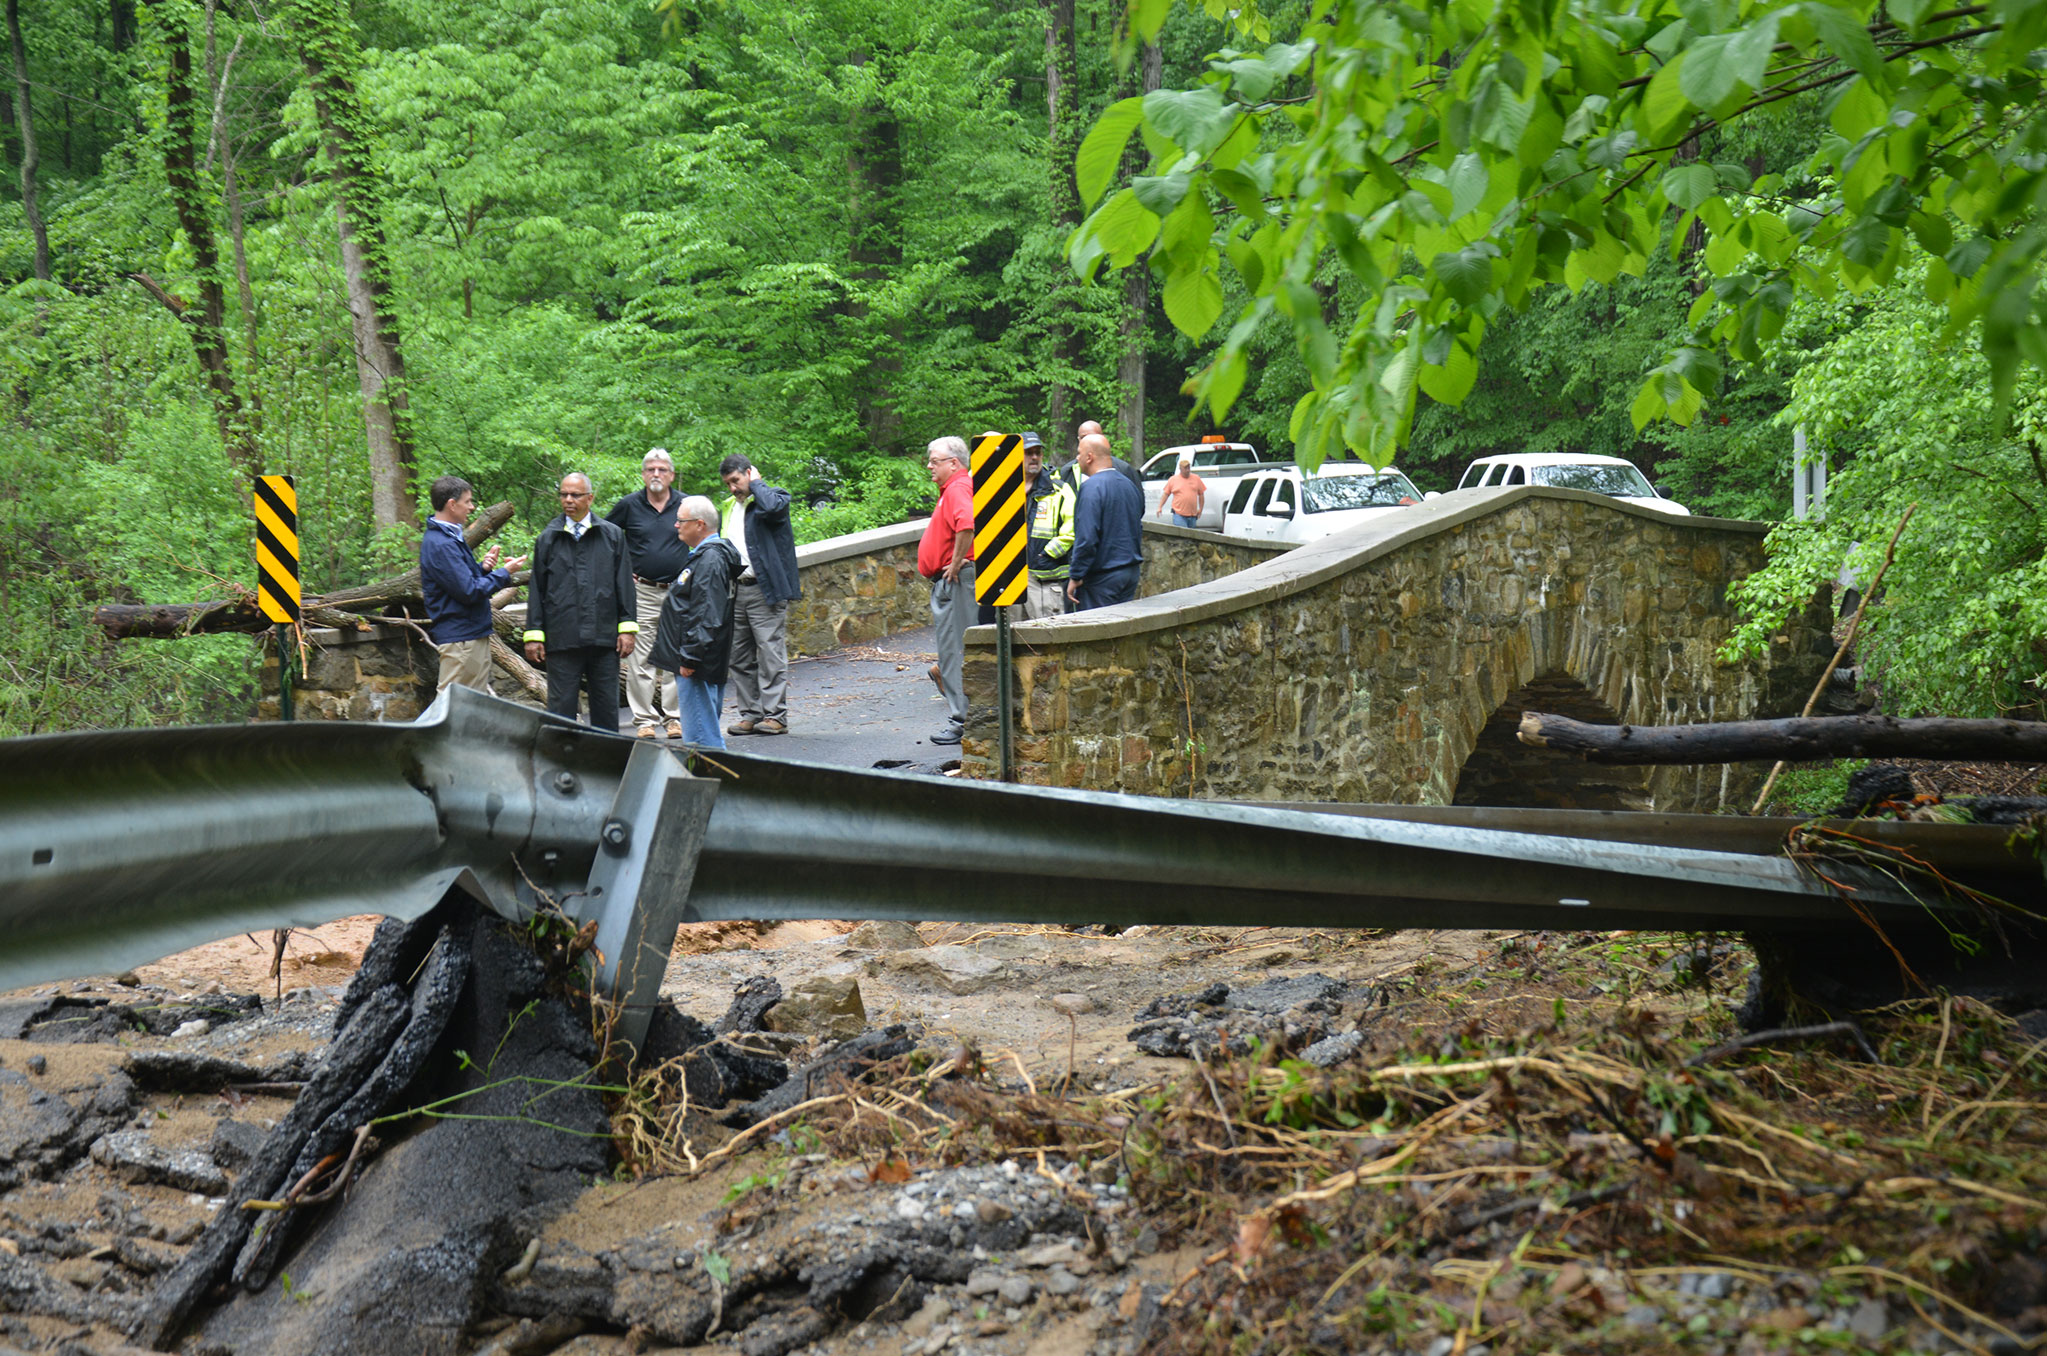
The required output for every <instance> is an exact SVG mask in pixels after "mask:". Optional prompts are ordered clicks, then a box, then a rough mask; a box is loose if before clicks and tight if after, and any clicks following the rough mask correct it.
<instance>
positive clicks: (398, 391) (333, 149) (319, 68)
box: [279, 0, 419, 527]
mask: <svg viewBox="0 0 2047 1356" xmlns="http://www.w3.org/2000/svg"><path fill="white" fill-rule="evenodd" d="M279 8H280V9H281V10H282V11H283V13H284V17H285V19H286V21H287V22H288V23H289V24H290V25H291V29H292V33H293V36H294V37H295V38H296V39H297V42H298V54H299V64H300V65H301V66H303V67H304V68H305V72H306V88H307V91H308V92H309V93H310V94H311V95H312V96H313V113H314V116H315V117H317V118H318V119H319V121H320V142H321V146H322V147H323V149H324V150H325V151H326V154H327V164H328V180H329V182H330V183H332V184H333V186H334V215H335V218H336V221H337V223H338V225H339V230H340V236H341V273H342V277H343V279H344V281H345V282H346V283H347V286H348V314H349V321H350V324H351V325H352V326H353V328H354V332H355V373H356V380H357V381H358V383H359V384H360V385H361V387H362V404H363V428H364V431H365V433H366V434H367V435H368V439H369V453H370V511H371V515H372V518H373V519H374V521H375V522H376V525H377V526H378V527H392V526H395V525H397V524H400V523H403V524H405V525H407V526H416V525H417V524H418V522H419V505H418V495H417V494H416V492H415V491H414V489H413V465H414V458H413V453H412V418H411V410H410V407H409V405H408V403H407V399H406V391H405V357H404V353H403V350H402V348H401V345H400V330H399V325H398V316H397V312H396V309H395V307H394V305H393V300H392V296H391V267H390V257H389V252H388V250H387V248H386V245H385V240H384V211H383V206H384V184H383V177H382V175H381V173H380V172H379V170H378V169H377V166H376V163H375V160H374V158H373V156H372V153H371V146H370V139H369V127H370V123H369V117H368V115H367V114H366V113H364V111H363V107H362V101H361V99H360V98H359V97H358V96H357V93H356V68H357V66H358V65H359V63H360V58H361V49H360V46H359V45H358V43H357V41H356V36H355V28H354V25H353V24H352V23H351V21H350V19H349V13H348V5H347V3H346V0H286V3H285V4H283V5H281V6H280V7H279Z"/></svg>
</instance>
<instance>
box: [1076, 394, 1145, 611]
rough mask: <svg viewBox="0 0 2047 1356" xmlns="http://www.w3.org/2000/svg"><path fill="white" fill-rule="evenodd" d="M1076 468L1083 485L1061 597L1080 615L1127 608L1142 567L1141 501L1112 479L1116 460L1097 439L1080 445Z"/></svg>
mask: <svg viewBox="0 0 2047 1356" xmlns="http://www.w3.org/2000/svg"><path fill="white" fill-rule="evenodd" d="M1075 462H1076V464H1078V465H1079V467H1080V469H1081V471H1082V472H1083V473H1084V474H1085V475H1086V476H1087V479H1086V480H1083V481H1082V482H1081V483H1080V496H1079V499H1078V501H1077V502H1076V503H1075V505H1074V511H1073V572H1072V576H1071V582H1070V583H1068V584H1067V586H1066V596H1067V597H1069V598H1071V599H1073V601H1074V605H1075V608H1076V610H1080V611H1085V610H1086V609H1088V608H1091V607H1111V606H1114V605H1115V604H1117V603H1127V602H1129V601H1130V600H1131V599H1132V598H1135V597H1136V596H1137V571H1138V567H1139V566H1140V565H1142V564H1143V563H1144V496H1143V495H1142V494H1140V493H1139V492H1138V491H1137V488H1136V487H1135V486H1133V485H1132V484H1131V483H1130V482H1129V480H1127V479H1125V478H1124V477H1123V476H1121V475H1118V474H1116V457H1115V454H1114V453H1112V452H1111V451H1109V440H1108V439H1107V438H1104V437H1103V436H1102V435H1101V434H1099V433H1093V434H1089V435H1088V436H1087V437H1085V438H1082V439H1081V440H1080V454H1079V456H1077V457H1076V458H1075Z"/></svg>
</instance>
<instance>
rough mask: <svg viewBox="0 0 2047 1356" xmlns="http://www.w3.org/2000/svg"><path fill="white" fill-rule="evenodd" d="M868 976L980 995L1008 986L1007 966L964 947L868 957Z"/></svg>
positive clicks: (928, 947)
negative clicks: (882, 976)
mask: <svg viewBox="0 0 2047 1356" xmlns="http://www.w3.org/2000/svg"><path fill="white" fill-rule="evenodd" d="M866 968H867V973H868V974H870V975H888V976H890V977H891V978H893V979H894V980H895V982H896V983H898V984H906V985H912V986H915V985H920V984H921V985H925V986H928V987H931V988H936V989H943V990H945V991H946V992H947V993H957V994H969V993H982V992H985V991H987V990H989V989H993V988H997V987H999V986H1000V985H1003V984H1005V983H1009V982H1011V981H1012V980H1013V978H1014V975H1013V973H1012V972H1011V970H1010V968H1009V966H1008V965H1007V964H1006V963H1005V962H1003V961H1002V960H1000V959H998V958H996V957H994V956H985V955H982V954H981V953H980V952H979V951H976V950H974V949H972V948H970V947H964V946H927V947H925V948H924V949H923V950H921V951H896V952H889V953H884V954H882V955H879V956H874V957H871V958H869V960H868V961H867V963H866Z"/></svg>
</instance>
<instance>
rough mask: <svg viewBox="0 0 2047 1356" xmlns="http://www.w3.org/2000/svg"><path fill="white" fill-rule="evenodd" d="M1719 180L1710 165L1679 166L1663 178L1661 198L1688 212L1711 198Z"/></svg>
mask: <svg viewBox="0 0 2047 1356" xmlns="http://www.w3.org/2000/svg"><path fill="white" fill-rule="evenodd" d="M1718 187H1720V180H1719V177H1718V176H1717V175H1715V174H1714V173H1713V167H1712V166H1711V165H1700V164H1690V165H1679V166H1678V167H1677V168H1675V169H1673V170H1669V171H1667V172H1666V173H1665V174H1664V176H1663V196H1664V198H1665V199H1666V200H1667V201H1668V202H1669V203H1670V205H1671V206H1672V207H1675V208H1677V209H1678V210H1679V211H1681V212H1689V211H1691V210H1692V209H1693V208H1695V207H1697V206H1698V205H1699V204H1700V203H1702V202H1704V201H1706V199H1708V198H1710V197H1712V196H1713V191H1714V190H1715V189H1717V188H1718Z"/></svg>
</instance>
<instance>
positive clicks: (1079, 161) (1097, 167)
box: [1073, 97, 1144, 211]
mask: <svg viewBox="0 0 2047 1356" xmlns="http://www.w3.org/2000/svg"><path fill="white" fill-rule="evenodd" d="M1142 121H1144V100H1143V99H1142V98H1136V97H1133V98H1129V99H1119V100H1118V101H1116V102H1115V103H1113V104H1110V105H1109V106H1108V107H1107V108H1105V109H1103V110H1102V116H1101V117H1099V118H1097V119H1095V125H1094V126H1093V127H1091V128H1089V129H1088V134H1087V135H1086V136H1085V137H1083V138H1081V142H1080V152H1079V154H1077V155H1076V156H1075V157H1074V159H1073V185H1074V187H1075V188H1077V189H1079V190H1080V203H1081V206H1082V208H1084V209H1086V210H1088V211H1093V210H1094V205H1095V203H1096V201H1097V200H1099V199H1100V198H1101V196H1102V194H1103V193H1104V192H1105V191H1106V190H1107V189H1108V187H1109V181H1110V180H1111V179H1113V178H1115V177H1116V167H1117V166H1118V165H1120V164H1121V163H1122V161H1123V147H1124V146H1125V145H1126V144H1127V143H1128V142H1129V140H1130V134H1131V132H1133V131H1135V130H1136V128H1137V124H1138V123H1140V122H1142Z"/></svg>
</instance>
